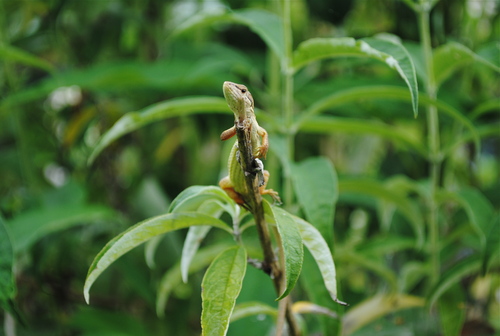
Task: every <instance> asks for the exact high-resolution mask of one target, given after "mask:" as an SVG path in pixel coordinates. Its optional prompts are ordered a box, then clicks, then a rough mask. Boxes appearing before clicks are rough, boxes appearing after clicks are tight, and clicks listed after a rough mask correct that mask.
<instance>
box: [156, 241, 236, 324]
mask: <svg viewBox="0 0 500 336" xmlns="http://www.w3.org/2000/svg"><path fill="white" fill-rule="evenodd" d="M227 248H228V245H227V244H216V245H210V246H207V247H204V248H201V249H200V250H198V251H197V253H196V255H195V256H194V258H193V260H192V262H191V263H190V264H189V271H188V273H189V274H192V273H195V272H198V271H200V270H202V269H203V268H205V267H207V266H208V265H210V263H211V262H212V261H213V260H214V259H215V257H217V256H218V255H219V254H220V253H221V252H222V251H224V250H225V249H227ZM181 284H182V275H181V265H180V262H178V263H177V264H175V265H174V266H172V267H171V268H169V269H168V271H167V272H165V274H164V275H163V277H162V278H161V280H160V283H159V285H158V294H157V297H156V314H157V315H158V317H164V315H165V306H166V305H167V302H168V299H169V297H170V294H171V293H172V291H173V290H174V289H175V288H176V287H177V286H179V285H181Z"/></svg>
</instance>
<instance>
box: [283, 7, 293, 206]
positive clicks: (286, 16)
mask: <svg viewBox="0 0 500 336" xmlns="http://www.w3.org/2000/svg"><path fill="white" fill-rule="evenodd" d="M282 3H283V6H282V10H283V14H282V18H283V41H284V45H285V58H284V59H283V60H282V64H281V71H282V74H283V81H282V83H283V120H284V125H285V129H284V132H285V137H286V138H285V146H286V157H287V158H288V160H289V161H290V162H293V159H294V138H295V133H294V131H293V129H292V124H293V84H294V83H293V67H292V48H293V45H292V44H293V42H292V22H291V9H290V0H283V2H282ZM290 174H291V172H289V171H285V174H284V183H283V199H284V203H285V204H288V205H290V204H291V203H292V201H293V189H292V181H291V177H290Z"/></svg>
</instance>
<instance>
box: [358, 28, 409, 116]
mask: <svg viewBox="0 0 500 336" xmlns="http://www.w3.org/2000/svg"><path fill="white" fill-rule="evenodd" d="M363 41H365V42H367V43H368V44H369V45H370V46H371V47H373V48H375V49H377V50H380V51H382V52H384V53H386V54H388V55H391V56H392V57H394V58H395V59H396V60H397V61H398V63H399V65H400V67H399V68H397V70H398V72H399V74H400V76H401V77H402V78H403V79H404V81H405V82H406V85H407V86H408V88H409V89H410V93H411V102H412V107H413V115H414V116H415V117H417V115H418V84H417V75H416V72H415V66H414V65H413V61H412V59H411V57H410V54H409V53H408V51H407V50H406V48H405V47H404V46H403V45H402V44H401V43H396V42H394V41H392V40H389V39H386V38H382V37H377V38H364V39H363Z"/></svg>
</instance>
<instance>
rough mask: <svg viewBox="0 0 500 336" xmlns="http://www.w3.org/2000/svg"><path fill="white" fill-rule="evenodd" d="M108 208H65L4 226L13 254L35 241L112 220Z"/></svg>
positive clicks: (46, 210) (45, 210)
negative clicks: (81, 226)
mask: <svg viewBox="0 0 500 336" xmlns="http://www.w3.org/2000/svg"><path fill="white" fill-rule="evenodd" d="M116 216H117V214H116V212H115V211H113V210H112V209H110V208H107V207H103V206H99V205H68V206H64V207H57V208H43V209H37V210H32V211H29V212H26V213H23V214H21V215H19V216H17V217H15V218H14V219H12V220H10V221H9V222H8V223H7V226H8V227H9V229H10V233H11V238H12V243H13V246H14V251H15V252H16V253H17V252H20V251H23V250H26V249H28V248H29V247H30V246H31V245H32V244H34V243H35V242H36V241H37V240H39V239H41V238H43V237H45V236H46V235H49V234H52V233H54V232H57V231H61V230H66V229H69V228H71V227H74V226H77V225H82V224H85V223H91V222H96V221H101V220H110V219H113V218H116Z"/></svg>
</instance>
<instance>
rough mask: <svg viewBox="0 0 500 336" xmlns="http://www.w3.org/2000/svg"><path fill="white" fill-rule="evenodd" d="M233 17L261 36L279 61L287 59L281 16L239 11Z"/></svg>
mask: <svg viewBox="0 0 500 336" xmlns="http://www.w3.org/2000/svg"><path fill="white" fill-rule="evenodd" d="M233 15H234V18H235V19H236V21H237V22H239V23H242V24H244V25H246V26H248V27H249V28H250V29H251V30H252V31H253V32H255V33H256V34H257V35H259V36H260V37H261V38H262V40H263V41H264V42H265V43H266V44H267V46H268V47H269V48H270V49H271V50H272V51H273V52H274V53H275V54H276V56H278V58H279V59H281V60H283V59H285V43H284V41H283V35H284V34H283V24H282V22H281V18H280V17H279V16H277V15H276V14H274V13H271V12H268V11H265V10H260V9H243V10H238V11H234V13H233Z"/></svg>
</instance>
